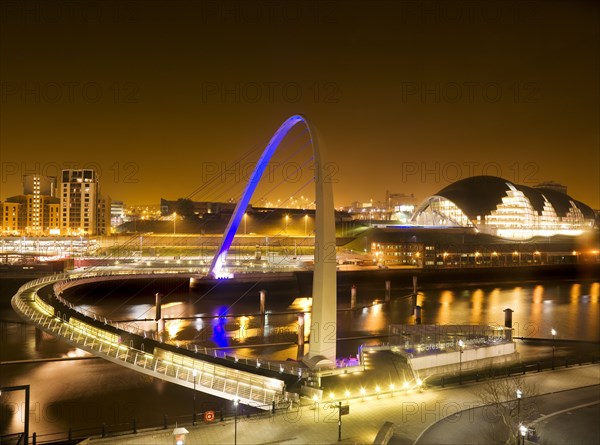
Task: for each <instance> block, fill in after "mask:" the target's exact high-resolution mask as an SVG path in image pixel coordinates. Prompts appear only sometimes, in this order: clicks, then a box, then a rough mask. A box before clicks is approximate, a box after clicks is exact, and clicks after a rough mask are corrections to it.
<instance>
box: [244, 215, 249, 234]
mask: <svg viewBox="0 0 600 445" xmlns="http://www.w3.org/2000/svg"><path fill="white" fill-rule="evenodd" d="M247 220H248V213H244V235H246V221H247Z"/></svg>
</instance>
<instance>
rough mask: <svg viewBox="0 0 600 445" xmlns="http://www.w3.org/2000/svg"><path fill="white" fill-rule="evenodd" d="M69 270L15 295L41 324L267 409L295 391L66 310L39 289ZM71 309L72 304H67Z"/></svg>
mask: <svg viewBox="0 0 600 445" xmlns="http://www.w3.org/2000/svg"><path fill="white" fill-rule="evenodd" d="M63 278H64V276H54V277H45V278H41V279H38V280H35V281H32V282H29V283H26V284H25V285H23V286H22V287H21V288H20V289H19V291H18V292H17V293H16V294H15V296H14V297H13V298H12V301H11V304H12V306H13V308H14V309H15V311H16V312H17V313H18V314H19V315H20V316H21V317H22V318H24V319H25V320H26V321H28V322H31V323H33V324H34V325H35V326H36V327H37V328H39V329H41V330H43V331H45V332H47V333H49V334H51V335H54V336H56V337H58V338H61V339H62V340H64V341H66V342H67V343H69V344H71V345H73V346H75V347H77V348H80V349H83V350H85V351H88V352H90V353H92V354H94V355H96V356H99V357H101V358H104V359H106V360H109V361H111V362H114V363H117V364H119V365H121V366H125V367H127V368H130V369H133V370H135V371H137V372H142V373H144V374H147V375H150V376H152V377H156V378H160V379H162V380H166V381H169V382H171V383H175V384H177V385H181V386H185V387H188V388H190V389H193V388H195V389H196V390H198V391H202V392H204V393H207V394H211V395H214V396H217V397H221V398H225V399H228V400H233V399H235V398H237V399H238V400H239V401H240V403H243V404H247V405H251V406H255V407H256V408H260V409H264V410H268V409H271V408H272V407H273V405H275V406H280V405H285V406H287V403H288V400H289V396H290V394H288V393H286V392H285V382H284V381H283V380H281V379H277V378H273V377H267V376H264V375H260V374H255V373H252V372H248V371H244V370H240V369H235V367H234V366H233V364H232V365H231V366H227V363H226V362H225V360H223V361H224V362H225V363H224V364H218V363H212V362H210V361H207V360H202V359H198V358H195V357H190V356H189V354H184V353H178V352H177V351H176V350H175V351H173V350H172V349H173V348H170V347H168V346H167V345H165V347H164V348H162V347H160V345H158V346H154V348H153V350H152V351H145V350H141V349H137V348H134V347H132V346H131V345H129V346H128V345H126V344H124V342H123V336H122V335H121V334H124V335H125V334H126V336H127V337H128V338H129V337H131V336H132V334H131V333H129V332H125V331H122V332H121V331H120V330H119V329H118V328H115V327H114V326H110V325H106V324H104V325H103V324H102V323H101V322H97V321H95V320H93V319H90V318H89V317H88V316H86V315H84V314H79V313H78V312H76V311H75V310H73V311H70V313H68V312H67V311H63V313H62V314H61V312H60V310H57V308H55V307H54V305H52V304H50V303H49V302H47V301H45V300H44V299H43V298H42V297H41V296H40V295H38V291H39V290H40V289H42V288H44V287H46V286H48V285H49V284H52V283H57V282H59V281H60V280H61V279H63ZM66 309H68V308H66Z"/></svg>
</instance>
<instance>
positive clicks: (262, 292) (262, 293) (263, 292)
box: [260, 289, 267, 315]
mask: <svg viewBox="0 0 600 445" xmlns="http://www.w3.org/2000/svg"><path fill="white" fill-rule="evenodd" d="M266 299H267V291H266V290H264V289H261V290H260V315H265V301H266Z"/></svg>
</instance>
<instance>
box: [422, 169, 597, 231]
mask: <svg viewBox="0 0 600 445" xmlns="http://www.w3.org/2000/svg"><path fill="white" fill-rule="evenodd" d="M561 187H562V186H561ZM411 222H414V223H415V224H418V225H421V226H437V227H470V228H474V229H477V230H478V231H479V232H482V233H488V234H491V235H495V236H499V237H502V238H507V239H522V240H524V239H529V238H532V237H535V236H553V235H579V234H580V233H582V231H584V230H587V229H592V228H594V227H595V226H596V222H595V215H594V211H593V210H592V209H591V208H590V207H589V206H587V205H585V204H584V203H582V202H579V201H576V200H575V199H573V198H571V197H570V196H569V195H567V194H565V193H563V192H562V191H557V190H556V187H552V188H546V187H541V186H540V187H535V188H532V187H527V186H524V185H517V184H513V183H512V182H510V181H508V180H506V179H502V178H498V177H495V176H473V177H470V178H466V179H463V180H460V181H457V182H455V183H453V184H450V185H449V186H447V187H445V188H443V189H442V190H440V191H439V192H438V193H436V194H435V195H433V196H430V197H429V198H427V199H426V200H425V201H424V202H423V203H422V204H421V205H420V206H419V207H418V208H417V210H416V211H415V213H414V215H413V217H412V218H411Z"/></svg>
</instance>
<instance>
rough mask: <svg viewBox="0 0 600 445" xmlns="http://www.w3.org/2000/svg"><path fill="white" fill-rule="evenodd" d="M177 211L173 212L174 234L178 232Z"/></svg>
mask: <svg viewBox="0 0 600 445" xmlns="http://www.w3.org/2000/svg"><path fill="white" fill-rule="evenodd" d="M176 222H177V212H173V235H175V233H176V230H175V228H176Z"/></svg>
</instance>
